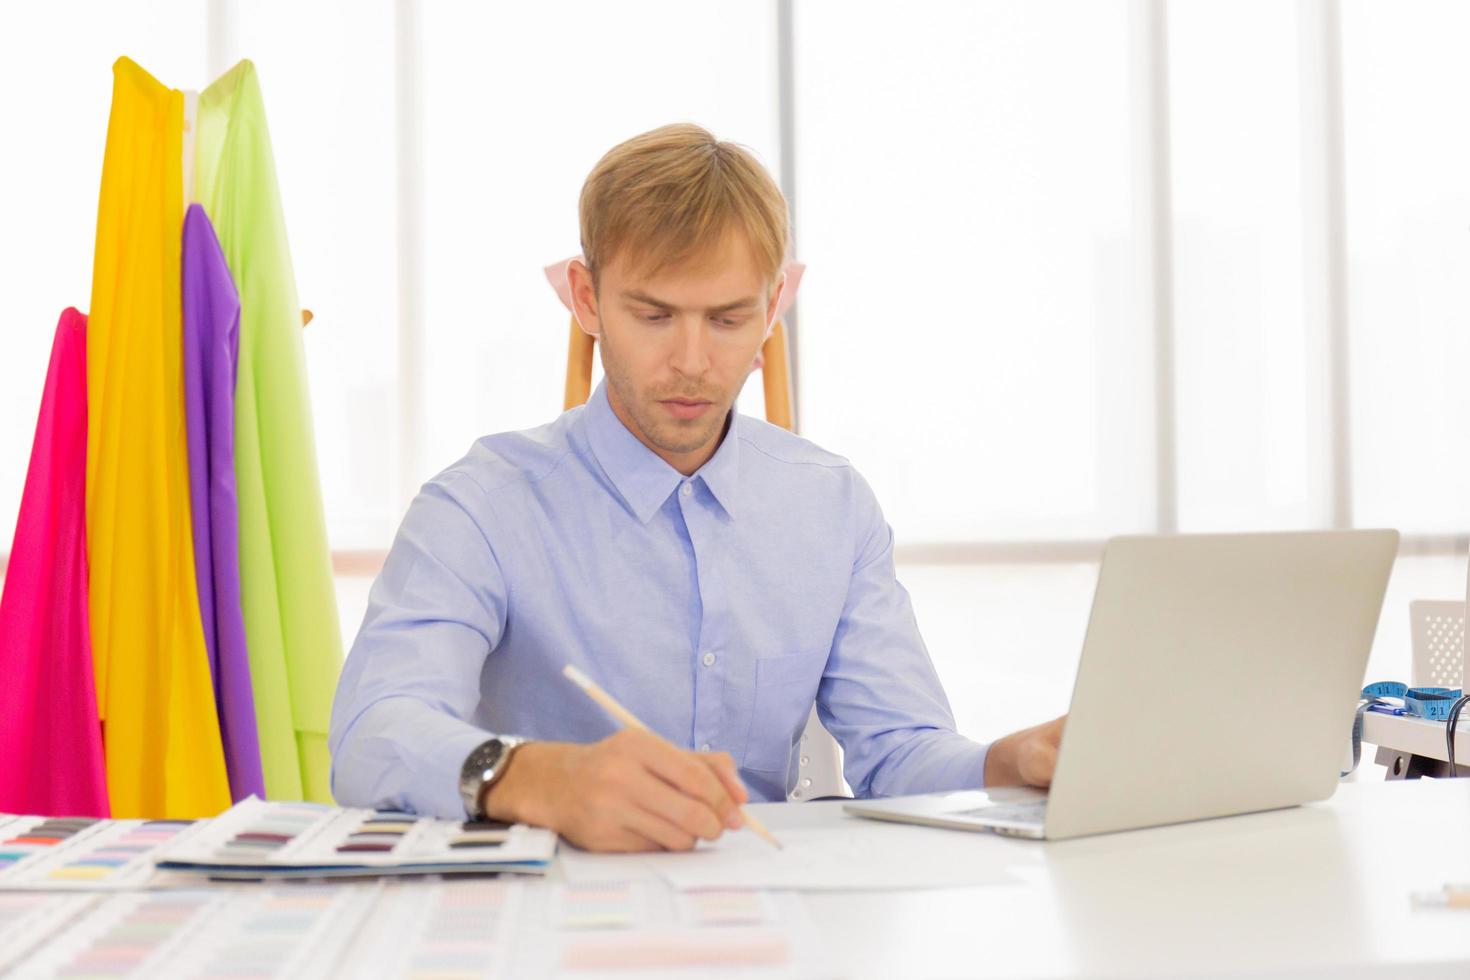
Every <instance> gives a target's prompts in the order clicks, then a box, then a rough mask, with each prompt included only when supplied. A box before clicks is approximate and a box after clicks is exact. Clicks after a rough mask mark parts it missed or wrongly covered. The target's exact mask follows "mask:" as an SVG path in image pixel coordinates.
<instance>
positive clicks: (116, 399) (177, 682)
mask: <svg viewBox="0 0 1470 980" xmlns="http://www.w3.org/2000/svg"><path fill="white" fill-rule="evenodd" d="M183 121H184V101H183V95H182V93H180V92H178V91H175V90H173V89H169V88H166V87H165V86H163V85H161V84H160V83H159V82H158V81H157V80H156V79H154V78H153V77H152V76H151V75H149V74H148V73H147V72H145V71H144V70H143V69H141V68H139V67H138V66H137V65H136V64H134V63H133V62H132V61H130V60H128V59H127V58H121V59H119V60H118V61H117V63H116V64H115V65H114V66H113V94H112V115H111V117H110V118H109V120H108V123H107V148H106V151H105V154H104V157H103V163H102V193H101V197H100V200H99V203H98V207H97V248H96V254H95V264H94V267H93V278H92V311H91V317H90V323H89V324H88V330H87V399H88V409H87V415H88V426H87V541H88V548H89V553H90V558H89V563H90V569H89V587H90V591H91V595H90V606H91V620H92V623H91V625H92V654H93V660H94V662H95V665H96V679H97V701H98V713H99V715H100V716H101V718H102V720H103V737H104V743H103V744H104V753H105V756H106V766H107V789H108V795H109V796H110V798H111V803H112V815H113V816H114V817H204V816H213V815H214V814H216V813H219V812H220V811H222V810H224V809H226V808H228V807H229V806H230V787H229V781H228V779H227V777H226V774H225V758H224V751H223V749H222V748H221V744H220V734H219V723H218V720H217V719H216V716H215V707H214V688H213V680H212V678H211V677H210V670H209V661H208V659H207V654H206V652H205V646H204V630H203V626H202V625H201V622H200V615H199V597H198V593H197V591H196V586H195V579H194V553H193V537H192V532H191V529H190V519H189V468H188V455H187V452H188V449H187V444H186V441H185V440H186V436H185V430H184V387H183V362H182V358H183V352H182V332H181V331H182V327H181V323H180V317H181V309H180V295H179V289H180V284H179V263H180V250H181V241H182V237H181V236H182V230H183V220H184V210H183V175H182V167H181V162H182V157H183Z"/></svg>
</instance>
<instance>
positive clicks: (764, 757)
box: [740, 653, 826, 772]
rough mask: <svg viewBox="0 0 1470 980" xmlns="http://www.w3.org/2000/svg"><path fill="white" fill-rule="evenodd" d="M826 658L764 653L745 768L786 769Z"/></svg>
mask: <svg viewBox="0 0 1470 980" xmlns="http://www.w3.org/2000/svg"><path fill="white" fill-rule="evenodd" d="M825 662H826V657H825V655H824V654H823V653H793V654H788V655H784V656H779V657H762V658H761V659H759V660H757V661H756V662H755V684H754V686H753V689H752V690H753V697H754V702H753V703H752V705H751V711H750V730H749V732H748V734H747V735H746V739H745V753H744V756H743V757H742V759H741V762H740V765H741V767H742V768H744V769H760V770H764V771H766V772H784V771H785V770H786V767H787V765H788V764H789V763H790V760H791V749H792V746H793V745H795V744H796V739H797V737H798V736H799V735H800V734H801V731H802V729H803V728H805V727H806V719H807V715H809V714H810V713H811V710H812V703H813V702H814V701H815V700H816V697H817V684H818V682H819V681H821V679H822V667H823V665H824V664H825Z"/></svg>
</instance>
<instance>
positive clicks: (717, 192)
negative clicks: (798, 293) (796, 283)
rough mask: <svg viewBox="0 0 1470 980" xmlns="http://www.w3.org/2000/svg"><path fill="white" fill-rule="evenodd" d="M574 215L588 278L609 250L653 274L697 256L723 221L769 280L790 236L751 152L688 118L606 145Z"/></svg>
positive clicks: (782, 203)
mask: <svg viewBox="0 0 1470 980" xmlns="http://www.w3.org/2000/svg"><path fill="white" fill-rule="evenodd" d="M578 216H579V219H580V224H581V232H582V256H583V259H584V260H585V261H586V263H587V268H588V269H589V270H590V271H591V273H592V283H593V286H594V287H595V286H596V285H597V283H598V278H599V275H600V274H601V271H602V269H604V268H605V267H606V266H607V264H608V263H609V262H611V261H612V260H613V259H614V258H615V257H616V256H618V255H619V254H622V253H626V255H627V256H628V258H629V262H630V266H631V267H632V268H634V269H636V270H637V271H639V272H641V273H644V274H647V275H653V274H655V273H657V272H659V271H661V270H663V269H666V268H669V267H671V266H677V265H680V264H682V263H684V262H685V261H688V260H691V259H695V258H697V257H698V256H699V254H700V253H702V252H704V251H706V250H707V249H709V248H711V247H712V246H713V245H714V244H715V243H716V242H718V241H719V239H720V238H721V237H722V236H723V235H724V234H725V233H726V232H727V231H729V230H730V229H732V228H733V229H737V230H739V231H741V232H743V233H744V235H745V239H746V241H747V242H748V243H749V245H750V249H751V253H752V256H753V257H754V259H755V263H756V266H757V268H758V269H759V270H760V272H761V273H762V274H763V275H764V276H765V279H766V282H768V283H773V282H775V280H776V278H777V276H779V275H780V273H781V269H782V267H783V266H784V265H785V264H786V252H787V249H788V248H789V247H790V243H791V225H790V219H789V216H788V214H787V209H786V198H785V197H783V196H782V194H781V190H780V188H778V187H777V186H776V182H775V181H774V180H772V179H771V175H770V174H768V173H767V172H766V170H765V168H764V167H762V166H761V165H760V162H759V161H758V160H757V159H756V158H755V155H754V154H752V153H751V152H750V151H749V150H748V149H746V148H745V147H743V146H741V145H739V144H738V143H729V142H723V141H720V140H717V139H715V138H714V136H712V135H711V134H710V133H709V132H708V131H707V130H705V129H703V128H701V127H699V126H696V125H694V124H693V123H675V124H673V125H669V126H660V127H659V128H658V129H654V130H650V131H649V132H646V133H643V134H642V135H640V136H635V137H633V138H632V139H630V140H627V141H626V142H623V143H619V144H618V145H617V146H615V147H613V148H612V149H611V150H608V151H607V153H606V154H604V155H603V157H602V159H601V160H599V161H597V166H595V167H593V168H592V172H591V173H590V174H588V175H587V180H586V182H585V183H584V184H583V185H582V196H581V199H580V201H579V202H578Z"/></svg>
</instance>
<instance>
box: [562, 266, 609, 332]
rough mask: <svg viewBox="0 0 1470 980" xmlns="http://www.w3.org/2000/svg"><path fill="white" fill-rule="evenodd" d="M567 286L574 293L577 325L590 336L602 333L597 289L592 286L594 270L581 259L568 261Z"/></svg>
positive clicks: (574, 313)
mask: <svg viewBox="0 0 1470 980" xmlns="http://www.w3.org/2000/svg"><path fill="white" fill-rule="evenodd" d="M567 287H568V289H569V291H570V292H571V294H572V316H574V317H576V318H577V326H579V327H581V328H582V331H583V332H584V333H586V334H589V335H590V336H593V337H596V336H597V335H598V334H600V333H602V320H601V319H600V318H599V316H598V313H597V290H596V289H595V288H593V286H592V270H591V269H589V268H587V263H585V262H583V261H582V260H581V259H572V261H570V262H568V263H567Z"/></svg>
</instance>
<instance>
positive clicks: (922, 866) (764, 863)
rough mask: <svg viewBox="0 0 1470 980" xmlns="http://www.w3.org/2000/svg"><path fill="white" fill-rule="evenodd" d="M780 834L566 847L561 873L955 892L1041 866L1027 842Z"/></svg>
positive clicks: (866, 832) (853, 825) (901, 833)
mask: <svg viewBox="0 0 1470 980" xmlns="http://www.w3.org/2000/svg"><path fill="white" fill-rule="evenodd" d="M772 832H773V833H774V834H775V835H776V836H777V837H778V838H779V839H780V841H781V844H782V845H783V846H782V848H781V849H780V850H777V849H776V848H774V847H772V846H771V845H770V844H768V843H766V842H765V841H763V840H761V839H760V838H759V837H757V836H756V835H755V834H753V833H751V832H750V831H748V830H740V831H736V832H734V833H726V834H724V835H723V836H722V837H720V839H719V840H717V841H715V842H714V843H708V844H707V843H701V844H700V845H699V846H698V847H697V848H695V849H694V850H693V851H685V852H665V853H658V854H627V855H624V854H589V853H587V852H585V851H579V850H576V849H575V848H572V847H570V846H568V847H563V848H562V849H561V857H560V860H561V867H562V873H563V874H564V875H565V876H566V878H567V880H569V881H583V882H590V881H597V880H606V879H611V878H617V877H620V876H622V877H630V876H634V875H636V874H637V873H638V871H639V870H641V871H653V872H655V873H657V874H658V875H660V876H661V877H663V878H664V879H665V880H666V881H668V882H669V883H670V884H671V885H673V886H674V887H675V888H679V889H683V890H691V889H709V888H720V889H759V888H770V889H792V890H797V891H830V890H856V889H864V890H877V889H911V888H953V887H961V886H967V885H1003V884H1012V883H1014V882H1016V881H1017V879H1016V878H1015V877H1014V876H1013V875H1012V874H1011V873H1010V872H1011V869H1012V868H1015V867H1018V866H1021V865H1029V864H1034V863H1036V862H1037V861H1039V860H1040V855H1039V853H1038V851H1037V849H1036V848H1035V847H1031V848H1030V850H1029V851H1028V850H1027V849H1026V846H1025V845H1026V844H1028V843H1030V842H1026V841H1011V840H1006V839H1004V838H999V837H995V836H993V835H990V834H969V833H956V832H952V831H944V830H937V829H934V828H929V827H908V826H903V825H900V824H880V823H876V822H874V821H869V820H859V819H857V818H852V819H849V820H843V821H840V822H838V823H837V824H836V825H831V824H829V825H826V826H822V827H797V828H773V830H772ZM635 869H637V870H635Z"/></svg>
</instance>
